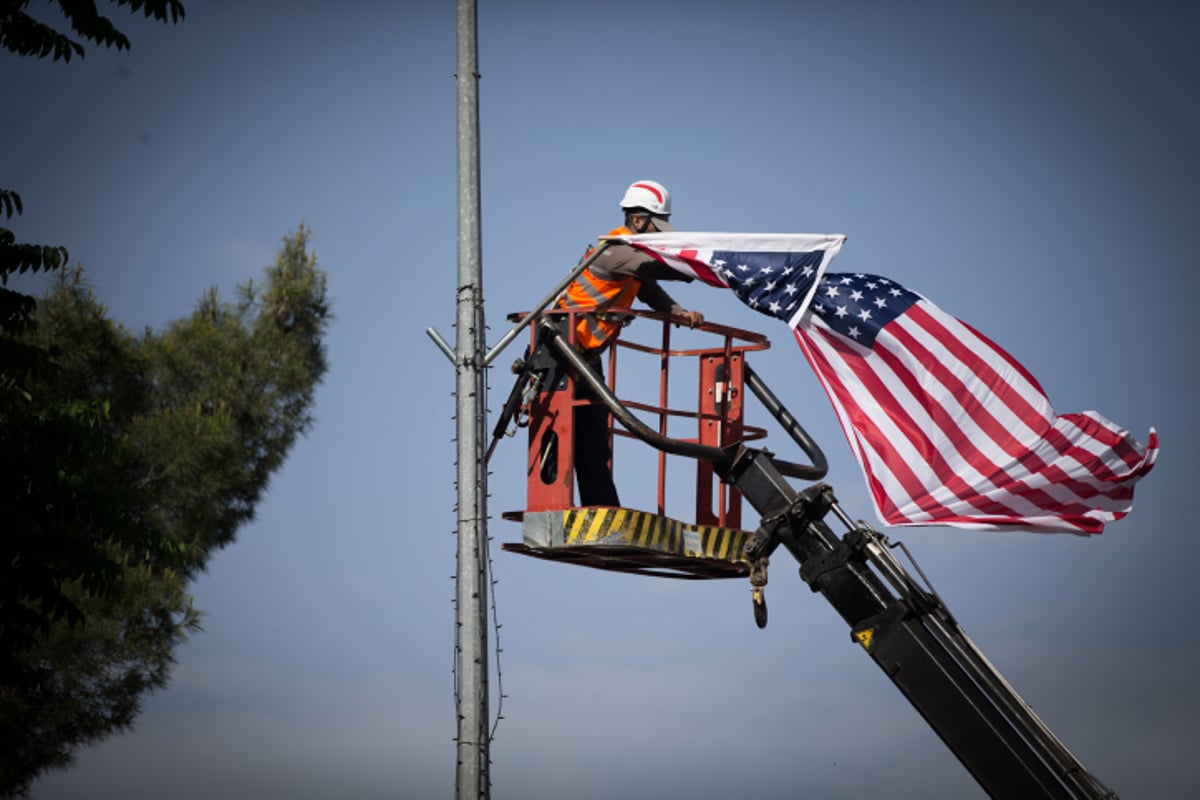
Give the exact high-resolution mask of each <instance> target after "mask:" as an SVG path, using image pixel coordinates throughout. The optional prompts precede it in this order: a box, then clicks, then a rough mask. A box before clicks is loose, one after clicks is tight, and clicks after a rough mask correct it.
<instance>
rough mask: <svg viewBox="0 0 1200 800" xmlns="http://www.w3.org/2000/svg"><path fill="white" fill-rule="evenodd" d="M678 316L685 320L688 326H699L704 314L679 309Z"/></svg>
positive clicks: (701, 323) (702, 321)
mask: <svg viewBox="0 0 1200 800" xmlns="http://www.w3.org/2000/svg"><path fill="white" fill-rule="evenodd" d="M678 316H680V317H683V318H684V319H685V320H687V324H688V327H689V328H699V327H700V326H701V325H703V324H704V315H703V314H701V313H700V312H699V311H680V312H679V314H678Z"/></svg>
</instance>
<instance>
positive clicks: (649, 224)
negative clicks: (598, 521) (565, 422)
mask: <svg viewBox="0 0 1200 800" xmlns="http://www.w3.org/2000/svg"><path fill="white" fill-rule="evenodd" d="M621 210H622V211H623V212H624V215H625V224H624V225H622V226H621V227H620V228H616V229H614V230H611V231H609V232H608V236H622V235H631V234H639V233H656V232H661V231H673V230H674V228H673V227H672V226H671V223H670V221H669V220H670V217H671V195H670V194H669V193H668V192H667V189H666V187H664V186H663V185H662V184H661V183H658V182H657V181H651V180H644V181H637V182H635V183H633V184H631V185H630V186H629V188H628V189H626V190H625V194H624V196H623V197H622V198H621ZM662 280H682V281H689V282H690V281H691V280H692V279H691V278H689V277H687V276H684V275H682V274H680V273H679V272H676V271H675V270H673V269H671V268H670V267H667V266H666V265H664V264H662V263H661V262H659V261H656V260H655V259H653V258H651V257H650V256H648V255H646V254H645V253H643V252H641V251H640V250H637V249H636V248H633V247H631V246H629V245H627V244H610V245H609V246H608V247H607V248H605V250H604V251H603V252H601V253H600V255H599V256H597V258H596V260H595V261H593V262H592V263H591V264H590V265H588V267H587V268H586V269H585V270H584V271H583V272H582V273H581V274H580V276H579V277H578V278H576V279H575V280H574V281H572V282H571V284H570V285H569V286H568V287H567V289H566V291H565V293H564V294H563V295H562V296H561V297H560V298H559V300H558V303H557V307H558V308H560V309H570V310H573V311H587V313H586V314H582V315H579V316H576V317H575V319H576V320H577V322H576V324H575V346H576V347H577V348H578V349H579V351H580V353H581V354H582V355H583V356H584V357H585V358H586V359H587V360H588V365H589V366H590V367H591V368H592V369H593V371H595V372H596V373H597V374H598V375H601V376H603V374H604V373H603V370H602V368H601V365H600V356H601V354H602V353H603V352H604V351H605V350H606V349H607V348H608V347H609V346H610V345H611V344H612V343H613V341H614V340H615V339H616V337H617V335H618V334H619V333H620V331H621V327H622V326H623V325H624V324H625V322H626V321H627V320H628V317H627V316H626V315H625V314H623V313H622V312H624V311H627V310H628V309H629V308H630V307H631V306H632V305H633V300H634V298H635V297H636V298H637V299H638V300H640V301H641V302H643V303H645V304H646V305H648V306H649V307H650V308H652V309H654V310H655V311H661V312H664V313H668V314H671V315H672V316H674V317H676V318H678V319H679V320H680V321H681V322H682V323H684V324H687V325H688V326H689V327H692V328H695V327H697V326H699V325H702V324H703V323H704V315H703V314H701V313H700V312H699V311H688V310H687V309H685V308H684V307H683V306H681V305H679V304H678V303H676V302H675V301H674V300H673V299H671V296H670V295H668V294H667V293H666V291H665V290H663V288H662V287H661V286H659V285H658V282H659V281H662ZM576 397H577V398H580V399H583V398H587V399H591V400H595V399H596V398H595V396H594V395H593V394H592V392H591V391H590V390H589V389H588V388H587V386H586V385H585V384H583V383H582V382H578V383H577V384H576ZM608 417H609V414H608V410H607V409H606V408H605V407H604V406H603V405H600V404H599V403H595V404H591V405H585V406H579V407H577V408H576V410H575V437H574V442H575V477H576V480H577V482H578V484H579V503H580V505H584V506H619V505H620V500H619V499H618V496H617V488H616V485H615V484H614V483H613V477H612V469H611V467H610V466H609V461H610V460H611V458H612V452H611V449H610V448H609V443H608V438H609V437H608Z"/></svg>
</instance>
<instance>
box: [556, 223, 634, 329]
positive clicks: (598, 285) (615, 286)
mask: <svg viewBox="0 0 1200 800" xmlns="http://www.w3.org/2000/svg"><path fill="white" fill-rule="evenodd" d="M631 233H633V232H632V231H630V230H629V229H628V228H625V227H620V228H615V229H613V230H611V231H609V232H608V235H609V236H627V235H630V234H631ZM641 288H642V282H641V281H639V280H638V279H637V278H635V277H633V276H629V277H623V278H618V279H617V280H613V281H606V280H604V279H602V278H599V277H597V276H596V274H595V273H594V272H592V269H591V267H588V268H587V269H585V270H584V271H583V273H582V274H581V275H580V276H579V277H578V278H576V279H575V280H574V281H572V282H571V285H570V286H568V287H567V291H566V294H564V295H563V296H562V297H561V298H560V299H559V301H558V307H559V308H566V309H571V310H579V309H594V311H592V312H591V313H588V314H581V315H579V316H577V317H576V319H577V320H578V322H577V323H576V325H575V345H576V346H577V347H578V348H580V349H581V350H596V349H599V348H601V347H603V346H604V345H605V344H606V343H607V342H608V341H609V340H610V339H611V338H613V337H614V336H615V335H616V334H617V332H618V331H620V330H621V326H622V325H623V324H624V323H625V315H624V314H621V313H619V312H621V311H627V310H629V308H631V307H632V306H633V301H634V298H636V297H637V293H638V291H639V290H640V289H641ZM614 312H618V313H614Z"/></svg>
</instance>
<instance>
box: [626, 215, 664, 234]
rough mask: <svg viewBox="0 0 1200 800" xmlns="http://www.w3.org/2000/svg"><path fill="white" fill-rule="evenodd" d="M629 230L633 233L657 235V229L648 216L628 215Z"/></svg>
mask: <svg viewBox="0 0 1200 800" xmlns="http://www.w3.org/2000/svg"><path fill="white" fill-rule="evenodd" d="M629 229H630V230H631V231H633V232H634V233H657V232H658V228H657V227H655V225H654V220H653V218H652V217H651V216H650V215H649V214H630V215H629Z"/></svg>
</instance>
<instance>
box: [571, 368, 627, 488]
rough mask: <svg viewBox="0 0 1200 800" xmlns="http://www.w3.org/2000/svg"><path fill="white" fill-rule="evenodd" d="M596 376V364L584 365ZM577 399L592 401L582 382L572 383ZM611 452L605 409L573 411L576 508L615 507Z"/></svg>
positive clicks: (584, 408) (591, 393) (583, 407)
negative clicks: (577, 493)
mask: <svg viewBox="0 0 1200 800" xmlns="http://www.w3.org/2000/svg"><path fill="white" fill-rule="evenodd" d="M588 366H589V367H591V368H592V369H593V370H594V371H595V372H596V373H597V374H598V375H600V376H603V375H604V371H603V368H602V367H601V365H600V361H599V360H595V361H590V362H588ZM575 397H576V398H577V399H581V400H582V399H585V398H587V399H596V396H595V394H593V392H592V391H591V389H589V388H588V387H587V385H586V384H584V383H583V382H582V381H579V382H578V383H576V388H575ZM611 458H612V450H611V449H610V448H609V446H608V409H607V408H605V407H604V406H603V405H587V406H579V407H577V408H576V409H575V480H576V481H577V483H578V484H579V505H581V506H619V505H621V501H620V499H619V498H618V497H617V487H616V484H615V483H613V476H612V470H611V469H610V468H609V466H608V462H609V459H611Z"/></svg>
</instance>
